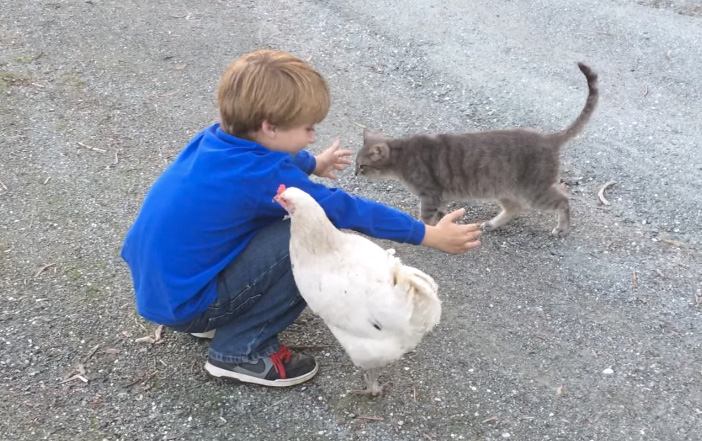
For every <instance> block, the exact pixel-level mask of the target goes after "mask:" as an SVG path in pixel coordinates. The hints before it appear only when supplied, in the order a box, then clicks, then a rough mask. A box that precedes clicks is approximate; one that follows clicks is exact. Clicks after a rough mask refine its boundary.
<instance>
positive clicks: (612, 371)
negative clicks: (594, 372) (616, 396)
mask: <svg viewBox="0 0 702 441" xmlns="http://www.w3.org/2000/svg"><path fill="white" fill-rule="evenodd" d="M602 373H603V374H605V375H612V374H613V373H614V370H613V369H612V368H607V369H605V370H603V371H602Z"/></svg>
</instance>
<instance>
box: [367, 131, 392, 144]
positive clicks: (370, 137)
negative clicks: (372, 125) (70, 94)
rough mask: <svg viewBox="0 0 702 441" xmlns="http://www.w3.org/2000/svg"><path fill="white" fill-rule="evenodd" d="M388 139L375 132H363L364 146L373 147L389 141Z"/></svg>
mask: <svg viewBox="0 0 702 441" xmlns="http://www.w3.org/2000/svg"><path fill="white" fill-rule="evenodd" d="M387 139H388V138H387V137H386V136H385V135H383V134H382V133H381V132H376V131H373V130H367V129H365V130H363V145H373V144H378V143H381V142H385V141H387Z"/></svg>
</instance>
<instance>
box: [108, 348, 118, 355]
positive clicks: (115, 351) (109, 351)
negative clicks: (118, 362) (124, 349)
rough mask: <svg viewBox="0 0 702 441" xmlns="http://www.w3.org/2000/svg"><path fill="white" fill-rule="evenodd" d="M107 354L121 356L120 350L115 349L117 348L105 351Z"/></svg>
mask: <svg viewBox="0 0 702 441" xmlns="http://www.w3.org/2000/svg"><path fill="white" fill-rule="evenodd" d="M105 354H111V355H115V354H119V349H115V348H109V349H105Z"/></svg>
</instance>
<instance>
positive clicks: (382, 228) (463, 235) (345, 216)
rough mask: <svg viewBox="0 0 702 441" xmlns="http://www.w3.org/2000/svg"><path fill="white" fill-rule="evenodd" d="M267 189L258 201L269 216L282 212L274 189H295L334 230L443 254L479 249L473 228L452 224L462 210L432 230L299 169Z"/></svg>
mask: <svg viewBox="0 0 702 441" xmlns="http://www.w3.org/2000/svg"><path fill="white" fill-rule="evenodd" d="M280 171H281V173H280V174H279V175H278V177H276V178H274V182H273V183H272V185H271V188H270V189H266V190H265V191H264V194H266V195H268V196H270V198H269V197H265V199H266V200H265V201H262V202H263V203H264V204H266V205H268V204H270V205H268V207H266V208H264V207H261V208H264V209H265V210H267V211H268V210H270V212H272V213H276V215H277V214H280V215H281V217H282V215H283V214H284V213H285V211H284V210H283V208H282V207H281V206H280V205H278V204H277V203H275V202H273V201H272V198H273V195H275V192H276V190H277V188H278V185H280V184H285V185H286V186H288V187H297V188H299V189H301V190H303V191H305V192H307V193H309V194H310V195H311V196H312V197H313V198H314V199H315V200H317V202H318V203H319V204H320V205H321V206H322V208H323V209H324V211H325V213H326V214H327V216H328V217H329V219H330V220H331V221H332V223H333V224H334V225H335V226H336V227H337V228H344V229H351V230H355V231H358V232H360V233H363V234H366V235H368V236H371V237H376V238H379V239H388V240H393V241H396V242H403V243H411V244H413V245H419V244H422V245H425V246H429V247H432V248H436V249H439V250H442V251H445V252H447V253H461V252H464V251H466V250H468V249H471V248H475V247H477V246H479V245H480V242H477V240H476V239H477V237H478V236H480V231H479V227H478V225H476V224H470V225H459V224H456V223H454V221H455V220H457V219H458V218H460V217H461V216H462V215H463V210H458V211H455V212H453V213H451V214H449V215H447V216H445V217H444V218H443V219H442V220H441V221H440V222H439V223H438V224H437V225H436V226H425V225H424V224H423V223H421V222H419V221H418V220H416V219H414V218H412V217H411V216H410V215H408V214H407V213H404V212H402V211H400V210H398V209H396V208H392V207H388V206H386V205H383V204H381V203H378V202H373V201H370V200H368V199H364V198H360V197H358V196H353V195H350V194H348V193H346V192H344V191H343V190H341V189H339V188H328V187H326V186H324V185H322V184H319V183H316V182H313V181H311V180H310V179H309V178H308V177H307V176H305V175H304V174H302V173H300V169H298V168H296V167H295V168H294V167H285V166H283V168H282V169H281V170H280Z"/></svg>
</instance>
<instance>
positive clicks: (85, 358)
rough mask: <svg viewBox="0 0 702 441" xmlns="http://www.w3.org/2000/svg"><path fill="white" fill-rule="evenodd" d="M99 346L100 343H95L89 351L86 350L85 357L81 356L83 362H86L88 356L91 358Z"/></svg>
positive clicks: (88, 358)
mask: <svg viewBox="0 0 702 441" xmlns="http://www.w3.org/2000/svg"><path fill="white" fill-rule="evenodd" d="M100 346H101V345H100V343H98V344H96V345H95V347H94V348H93V349H92V350H91V351H90V352H88V355H86V356H85V357H83V363H85V362H87V361H88V360H90V358H91V357H92V356H93V355H95V353H96V352H97V350H98V349H99V348H100Z"/></svg>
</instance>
